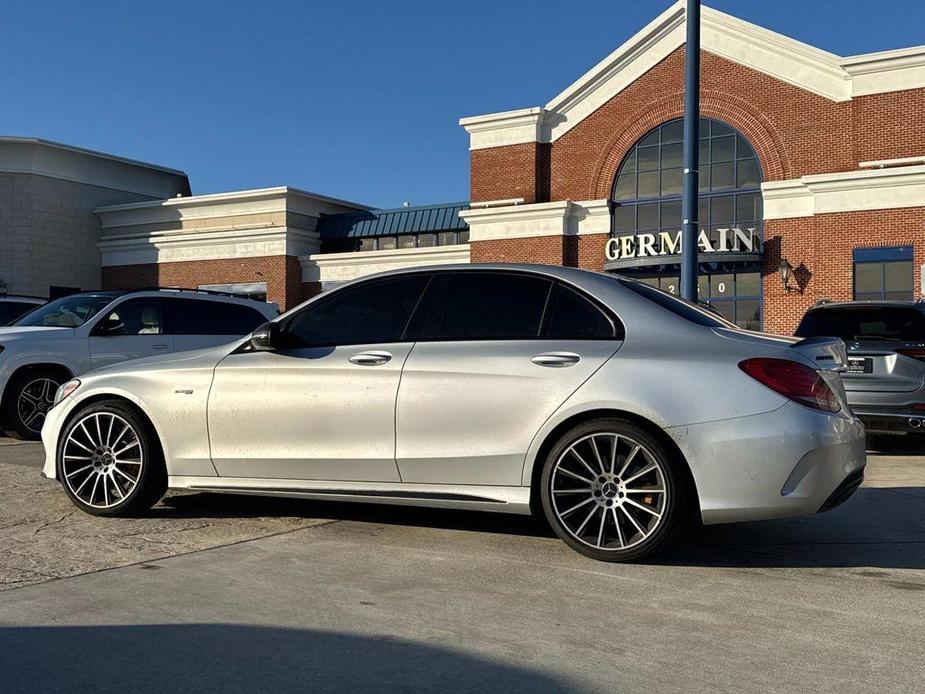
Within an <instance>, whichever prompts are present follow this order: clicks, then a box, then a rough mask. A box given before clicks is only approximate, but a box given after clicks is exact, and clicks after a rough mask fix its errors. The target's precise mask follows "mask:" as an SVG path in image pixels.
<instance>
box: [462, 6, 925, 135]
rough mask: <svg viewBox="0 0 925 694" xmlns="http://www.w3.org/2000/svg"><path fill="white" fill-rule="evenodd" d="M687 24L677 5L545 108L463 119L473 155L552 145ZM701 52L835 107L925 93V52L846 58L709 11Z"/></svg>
mask: <svg viewBox="0 0 925 694" xmlns="http://www.w3.org/2000/svg"><path fill="white" fill-rule="evenodd" d="M685 17H686V9H685V4H684V2H683V0H681V1H679V2H676V3H675V4H673V5H672V6H671V7H669V8H668V9H667V10H665V11H664V12H663V13H662V14H660V15H659V16H658V17H656V18H655V19H654V20H653V21H652V22H650V23H649V24H648V25H647V26H645V27H644V28H643V29H642V30H640V31H639V32H638V33H636V34H635V35H634V36H633V37H631V38H630V39H629V40H628V41H626V42H625V43H623V45H621V46H620V47H619V48H617V50H615V51H614V52H613V53H611V54H610V55H609V56H607V57H606V58H604V60H602V61H601V62H600V63H598V64H597V65H595V66H594V67H593V68H591V69H590V70H589V71H588V72H586V73H585V74H584V75H582V76H581V77H580V78H579V79H578V80H576V81H575V82H574V83H573V84H572V85H570V86H569V87H568V88H567V89H565V90H564V91H562V92H561V93H560V94H559V95H558V96H556V97H555V98H554V99H552V100H551V101H550V102H549V103H548V104H546V106H545V107H535V108H530V109H521V110H519V111H505V112H503V113H494V114H488V115H485V116H474V117H469V118H463V119H462V120H461V121H460V125H462V126H463V127H464V128H465V129H466V131H467V132H469V135H470V149H482V148H487V147H498V146H503V145H511V144H519V143H526V142H554V141H555V140H556V139H558V138H559V137H562V136H563V135H564V134H565V133H567V132H568V131H569V130H571V129H572V128H573V127H575V126H576V125H578V123H580V122H581V121H582V120H584V119H585V118H587V117H588V116H589V115H591V114H592V113H593V112H594V111H596V110H597V109H598V108H600V107H601V106H603V105H604V104H605V103H606V102H607V101H609V100H610V99H612V98H613V97H614V96H616V95H617V94H619V93H620V92H621V91H623V90H624V89H626V88H627V87H628V86H629V85H630V84H632V83H633V82H634V81H636V80H637V79H639V78H640V77H641V76H642V75H644V74H645V73H646V72H648V71H649V70H651V69H652V68H653V67H655V65H657V64H658V63H659V62H661V61H662V60H664V59H665V58H667V57H668V56H669V55H670V54H671V53H672V52H674V51H675V50H677V49H678V48H680V47H681V46H683V45H684V41H685V30H684V29H685V28H684V23H685ZM701 46H702V49H703V50H704V51H706V52H709V53H712V54H714V55H718V56H720V57H722V58H724V59H726V60H730V61H732V62H735V63H737V64H739V65H743V66H745V67H748V68H751V69H753V70H757V71H759V72H762V73H764V74H767V75H769V76H771V77H774V78H775V79H778V80H780V81H782V82H786V83H788V84H791V85H793V86H796V87H799V88H800V89H803V90H805V91H808V92H811V93H813V94H816V95H818V96H821V97H824V98H826V99H829V100H830V101H834V102H840V101H849V100H851V99H852V98H854V97H856V96H866V95H870V94H878V93H884V92H891V91H898V90H904V89H915V88H923V87H925V46H918V47H914V48H905V49H900V50H893V51H882V52H879V53H869V54H863V55H856V56H850V57H846V58H845V57H841V56H838V55H835V54H833V53H829V52H827V51H823V50H820V49H818V48H815V47H813V46H810V45H808V44H805V43H802V42H800V41H797V40H795V39H792V38H789V37H787V36H783V35H782V34H778V33H776V32H773V31H770V30H768V29H764V28H763V27H760V26H757V25H755V24H752V23H751V22H746V21H744V20H741V19H738V18H736V17H733V16H731V15H728V14H725V13H723V12H719V11H718V10H714V9H712V8H709V7H704V8H703V9H702V12H701ZM515 114H516V115H515ZM528 118H529V119H531V120H530V122H529V124H527V123H526V122H525V119H528ZM534 120H535V122H533V121H534Z"/></svg>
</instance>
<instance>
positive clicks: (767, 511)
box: [668, 403, 867, 524]
mask: <svg viewBox="0 0 925 694" xmlns="http://www.w3.org/2000/svg"><path fill="white" fill-rule="evenodd" d="M668 433H669V434H670V435H671V436H672V437H673V438H674V440H675V441H676V443H677V444H678V446H679V448H680V449H681V452H682V453H683V454H684V455H685V457H686V459H687V461H688V463H689V464H690V467H691V472H692V474H693V477H694V483H695V485H696V487H697V494H698V497H699V499H700V511H701V515H702V517H703V522H704V523H706V524H712V523H730V522H738V521H751V520H765V519H770V518H783V517H788V516H807V515H812V514H814V513H817V512H818V511H820V510H822V509H823V507H826V504H829V503H830V502H831V501H832V500H833V499H838V501H837V503H842V502H843V501H844V500H845V499H847V498H848V496H850V493H848V494H847V495H844V496H843V497H839V495H837V494H836V492H837V490H839V488H840V487H841V486H842V485H843V484H845V483H846V481H847V480H849V479H856V478H857V476H858V474H859V473H860V474H861V475H863V469H864V465H865V463H866V460H867V458H866V453H865V445H864V438H865V436H864V434H865V430H864V425H863V424H862V423H861V421H860V420H859V419H858V418H857V417H855V416H853V415H852V414H850V413H848V412H845V411H842V412H840V413H837V414H835V415H832V414H826V413H823V412H816V411H815V410H811V409H809V408H806V407H803V406H801V405H797V404H796V403H788V404H786V405H784V406H783V407H781V408H780V409H778V410H775V411H774V412H768V413H765V414H761V415H754V416H750V417H738V418H735V419H727V420H721V421H718V422H707V423H704V424H698V425H694V426H686V427H675V428H672V429H668ZM855 488H856V486H855ZM853 491H854V490H853V489H852V490H851V492H853ZM831 507H832V506H831V505H830V506H828V508H831Z"/></svg>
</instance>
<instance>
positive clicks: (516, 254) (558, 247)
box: [469, 236, 570, 265]
mask: <svg viewBox="0 0 925 694" xmlns="http://www.w3.org/2000/svg"><path fill="white" fill-rule="evenodd" d="M568 238H569V237H566V236H534V237H531V238H524V239H503V240H497V241H472V242H471V243H470V244H469V260H470V261H471V262H473V263H543V264H546V265H566V264H570V263H567V262H566V245H567V243H568Z"/></svg>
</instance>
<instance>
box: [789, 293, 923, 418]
mask: <svg viewBox="0 0 925 694" xmlns="http://www.w3.org/2000/svg"><path fill="white" fill-rule="evenodd" d="M796 335H798V336H800V337H817V336H831V337H838V338H841V339H842V340H844V341H845V344H846V345H847V346H848V367H847V370H846V371H845V372H844V373H843V374H842V377H843V379H844V382H845V390H846V391H847V395H848V404H849V405H850V407H851V409H852V410H853V411H854V413H855V414H856V415H857V416H858V417H860V418H861V420H862V421H863V422H864V424H865V425H866V426H867V429H868V431H876V432H893V433H897V432H898V433H909V432H911V433H922V434H925V303H923V302H921V301H852V302H840V303H834V302H830V303H824V304H821V305H819V306H815V307H813V308H811V309H810V310H809V311H807V312H806V315H805V316H804V317H803V320H802V321H801V322H800V326H799V327H798V328H797V330H796Z"/></svg>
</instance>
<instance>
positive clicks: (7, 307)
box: [0, 294, 48, 326]
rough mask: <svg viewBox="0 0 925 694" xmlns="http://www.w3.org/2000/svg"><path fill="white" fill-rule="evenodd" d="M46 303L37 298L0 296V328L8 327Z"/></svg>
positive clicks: (14, 295) (10, 295) (44, 300)
mask: <svg viewBox="0 0 925 694" xmlns="http://www.w3.org/2000/svg"><path fill="white" fill-rule="evenodd" d="M47 301H48V300H47V299H40V298H39V297H37V296H22V295H19V294H0V326H3V325H9V324H10V323H12V322H13V321H15V320H16V319H17V318H19V317H20V316H22V315H23V314H25V313H28V312H29V311H32V310H33V309H36V308H38V307H39V306H41V305H42V304H45V303H47Z"/></svg>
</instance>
